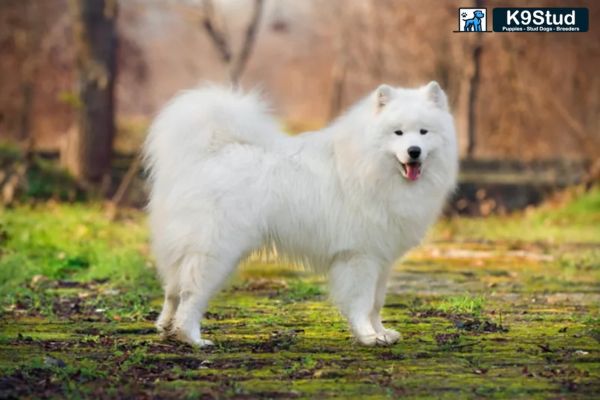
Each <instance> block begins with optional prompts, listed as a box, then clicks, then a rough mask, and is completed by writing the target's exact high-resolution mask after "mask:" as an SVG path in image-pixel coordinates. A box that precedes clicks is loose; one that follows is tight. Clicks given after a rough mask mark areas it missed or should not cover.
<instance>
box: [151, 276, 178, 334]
mask: <svg viewBox="0 0 600 400" xmlns="http://www.w3.org/2000/svg"><path fill="white" fill-rule="evenodd" d="M164 290H165V300H164V303H163V308H162V311H161V312H160V315H159V316H158V319H157V320H156V329H157V330H158V332H159V333H160V334H161V335H163V336H165V337H166V336H168V334H169V330H170V329H171V324H172V322H173V317H174V316H175V311H176V310H177V306H178V305H179V282H177V279H174V278H169V280H168V281H167V282H165V285H164Z"/></svg>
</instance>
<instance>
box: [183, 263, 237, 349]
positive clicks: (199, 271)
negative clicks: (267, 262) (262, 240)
mask: <svg viewBox="0 0 600 400" xmlns="http://www.w3.org/2000/svg"><path fill="white" fill-rule="evenodd" d="M236 265H237V259H236V260H235V261H234V260H230V259H229V260H228V259H227V258H215V257H210V256H207V255H200V254H194V255H188V256H187V257H185V258H184V260H183V262H182V264H181V271H180V274H179V277H180V282H179V289H180V293H179V297H180V301H179V306H178V307H177V311H176V312H175V318H174V320H173V329H172V333H173V335H174V336H175V338H177V339H178V340H181V341H182V342H185V343H188V344H191V345H194V346H199V347H204V346H211V345H212V344H213V343H212V342H211V341H210V340H205V339H202V337H201V333H200V320H201V319H202V316H203V314H204V312H205V311H206V308H207V307H208V302H209V301H210V299H211V298H212V297H213V295H214V294H215V293H216V291H217V290H219V289H220V288H221V286H222V285H223V283H224V282H225V280H226V279H227V277H228V276H229V275H230V273H231V272H232V271H233V269H234V268H235V267H236Z"/></svg>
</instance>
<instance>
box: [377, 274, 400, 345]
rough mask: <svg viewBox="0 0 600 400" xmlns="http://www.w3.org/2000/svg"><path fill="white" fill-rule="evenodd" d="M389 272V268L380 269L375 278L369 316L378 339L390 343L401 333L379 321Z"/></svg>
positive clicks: (398, 337) (396, 339)
mask: <svg viewBox="0 0 600 400" xmlns="http://www.w3.org/2000/svg"><path fill="white" fill-rule="evenodd" d="M389 274H390V268H386V269H385V270H382V271H381V272H380V274H379V276H378V278H377V290H376V291H375V301H374V304H373V309H372V310H371V314H370V316H369V317H370V318H371V324H373V329H375V332H377V336H378V337H380V339H379V340H381V341H383V342H386V343H389V344H392V343H395V342H397V341H398V340H399V339H400V337H401V335H400V333H398V332H396V331H395V330H393V329H386V328H385V327H384V326H383V323H382V322H381V309H382V307H383V305H384V303H385V294H386V292H387V281H388V278H389Z"/></svg>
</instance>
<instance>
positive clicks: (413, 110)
mask: <svg viewBox="0 0 600 400" xmlns="http://www.w3.org/2000/svg"><path fill="white" fill-rule="evenodd" d="M145 156H146V163H147V166H148V169H149V171H150V174H151V184H152V192H151V199H150V204H149V210H150V224H151V229H152V245H153V250H154V253H155V256H156V261H157V264H158V271H159V274H160V276H161V278H162V282H163V285H164V290H165V302H164V306H163V310H162V312H161V314H160V317H159V318H158V321H157V323H156V324H157V327H158V330H159V331H161V332H163V333H164V334H168V335H173V336H174V337H176V338H178V339H179V340H181V341H183V342H186V343H190V344H192V345H198V346H207V345H211V344H212V343H211V342H210V341H209V340H206V339H202V338H201V335H200V320H201V318H202V315H203V313H204V312H205V310H206V308H207V305H208V302H209V300H210V299H211V297H212V296H213V295H214V294H215V292H217V291H218V290H219V288H220V287H221V286H222V284H223V283H224V282H225V281H226V279H227V277H228V276H229V275H230V274H231V273H232V272H233V271H234V269H235V268H236V266H237V265H238V264H239V263H240V261H242V260H243V259H244V258H245V257H247V256H248V255H249V254H250V253H251V252H253V251H256V250H260V249H265V248H266V249H274V250H275V252H276V254H277V255H279V256H283V257H285V258H286V259H289V260H291V261H294V262H298V263H301V264H303V265H306V266H309V267H310V268H312V269H314V270H317V271H319V272H327V273H328V274H329V281H330V291H331V297H332V299H333V301H334V302H335V303H336V304H337V305H338V306H339V308H340V310H341V312H342V314H343V315H344V316H345V317H346V318H347V319H348V322H349V324H350V328H351V330H352V332H353V334H354V335H355V337H356V338H357V339H358V341H359V342H360V343H362V344H365V345H374V344H392V343H394V342H396V341H397V340H398V339H399V338H400V334H399V333H398V332H396V331H394V330H391V329H386V328H384V326H383V325H382V323H381V316H380V311H381V308H382V306H383V304H384V298H385V292H386V283H387V279H388V275H389V273H390V269H391V266H392V265H393V263H394V261H395V260H396V259H398V258H399V257H400V256H402V255H403V254H404V253H405V252H406V251H407V250H408V249H410V248H411V247H413V246H415V245H417V244H418V243H419V242H420V241H421V239H422V238H423V236H424V234H425V232H426V230H427V228H428V227H429V226H430V225H431V224H432V223H433V222H434V221H435V219H436V217H437V215H438V214H439V212H440V210H441V208H442V206H443V203H444V201H445V199H446V197H447V195H448V194H449V193H450V192H451V191H452V190H453V188H454V186H455V181H456V175H457V170H458V157H457V145H456V134H455V131H454V124H453V120H452V116H451V115H450V113H449V111H448V105H447V99H446V95H445V94H444V92H443V91H442V89H441V88H440V86H439V85H438V84H437V83H436V82H431V83H429V84H428V85H426V86H424V87H421V88H418V89H399V88H393V87H391V86H388V85H381V86H380V87H379V88H377V89H376V90H375V91H374V92H373V93H372V94H371V95H369V96H368V97H366V98H365V99H363V100H362V101H360V102H359V103H358V104H356V105H355V106H354V107H352V108H351V109H350V111H349V112H348V113H347V114H345V115H344V116H342V117H340V118H339V119H338V120H337V121H335V122H334V123H333V124H332V125H331V126H329V127H327V128H325V129H323V130H322V131H319V132H311V133H305V134H302V135H298V136H294V137H290V136H286V135H285V134H282V133H281V132H280V131H279V130H278V127H277V124H276V123H275V121H274V120H273V119H272V118H271V117H270V116H269V115H268V113H267V111H266V107H265V104H264V103H263V102H262V101H261V100H260V99H259V97H258V96H257V95H256V94H253V93H251V94H243V93H240V92H237V91H233V90H229V89H225V88H220V87H203V88H199V89H196V90H190V91H186V92H183V93H181V94H180V95H178V96H177V97H176V98H175V99H174V100H172V101H171V102H170V103H169V104H168V105H167V106H166V107H165V108H164V109H163V110H162V112H161V113H160V115H159V116H158V117H157V118H156V120H155V121H154V123H153V125H152V127H151V129H150V133H149V136H148V139H147V141H146V145H145Z"/></svg>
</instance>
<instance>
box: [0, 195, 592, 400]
mask: <svg viewBox="0 0 600 400" xmlns="http://www.w3.org/2000/svg"><path fill="white" fill-rule="evenodd" d="M592 196H596V194H593V195H592ZM569 204H570V203H569ZM595 204H596V203H595V201H594V200H589V201H588V200H582V203H581V204H579V203H576V204H575V205H573V206H569V205H567V211H564V212H566V213H569V215H575V214H577V215H579V214H584V215H587V216H588V217H589V219H590V220H594V218H596V217H595V215H596V211H594V209H595V207H596V206H595ZM561 210H562V209H559V210H556V212H557V214H560V213H561V212H563V211H561ZM544 213H545V214H552V210H549V209H543V210H534V211H532V212H531V213H529V215H528V216H527V217H526V218H528V219H527V220H526V221H527V223H529V222H531V224H532V228H531V230H530V231H528V230H524V229H523V228H522V226H523V223H524V222H523V221H520V222H519V224H521V225H520V226H521V228H520V229H516V224H517V221H518V220H517V219H516V217H507V218H496V219H490V220H481V219H479V220H462V219H459V220H454V221H450V222H448V221H443V222H441V223H440V224H439V225H438V227H437V228H436V231H435V232H434V234H433V235H432V238H431V240H430V241H429V242H428V243H426V244H425V245H424V246H422V247H420V248H418V249H415V250H414V251H412V252H411V253H410V254H409V255H408V257H407V258H406V259H405V260H404V261H403V262H401V263H399V265H398V266H397V267H396V270H395V272H394V274H393V276H392V280H391V282H390V295H389V296H388V301H387V304H386V307H385V308H384V312H383V317H384V322H385V324H386V325H387V326H389V327H392V328H395V329H397V330H399V331H401V332H402V334H403V339H402V341H400V342H399V343H398V344H397V345H395V346H393V347H389V348H380V347H375V348H365V347H362V346H360V345H358V344H357V343H356V342H355V341H354V340H353V339H352V338H351V336H350V334H349V332H348V329H347V326H346V322H345V321H344V319H343V318H342V317H341V316H340V315H339V313H338V312H337V311H336V310H335V308H333V307H332V306H331V305H330V304H329V303H328V302H327V296H326V293H325V282H324V279H323V278H322V277H318V276H317V277H314V276H312V275H309V274H307V273H306V272H304V271H302V270H299V269H298V268H296V267H293V266H289V265H285V264H282V263H281V262H278V261H276V260H271V261H265V260H262V259H260V258H259V257H256V258H253V259H251V260H250V261H248V262H246V263H245V264H244V266H243V267H242V268H241V269H240V271H239V273H238V274H237V275H236V276H235V277H234V278H233V279H232V281H231V282H230V285H229V286H228V287H227V288H225V290H223V291H222V292H221V293H220V294H219V295H218V296H217V297H216V298H215V299H214V300H213V301H212V303H211V304H210V307H209V312H208V314H207V318H206V319H205V320H204V321H203V330H204V333H203V335H204V336H205V337H207V338H209V339H211V340H214V341H215V342H216V346H215V347H214V348H210V349H193V348H190V347H188V346H185V345H182V344H178V343H175V342H168V341H167V342H165V341H161V340H160V339H159V338H158V335H157V334H156V333H155V332H154V329H153V320H154V319H155V318H156V314H157V312H158V311H159V309H160V305H161V299H160V298H161V293H160V290H159V287H158V283H157V281H156V279H155V277H154V274H153V271H152V270H151V268H150V267H149V265H150V263H149V257H148V250H147V244H146V241H147V234H146V230H145V227H144V219H143V216H142V215H141V214H139V213H132V214H131V215H129V216H128V217H127V218H126V219H123V220H120V221H118V222H115V223H109V222H107V221H106V220H105V218H104V216H103V213H102V209H101V207H100V206H89V207H84V206H82V205H79V206H77V205H76V206H66V205H45V206H42V205H39V206H36V207H18V208H16V209H12V210H7V211H5V212H4V214H3V215H2V232H3V233H2V234H0V237H1V238H2V239H1V240H2V250H0V282H1V286H0V290H1V293H2V307H3V311H2V314H1V315H0V374H1V375H2V377H3V378H2V379H4V380H6V382H10V386H7V388H6V389H5V388H4V387H2V388H0V397H2V396H4V397H40V396H51V397H52V396H53V397H56V398H98V397H102V396H104V397H112V398H125V397H130V398H133V397H160V398H198V397H206V398H259V397H264V398H304V399H313V398H326V397H334V396H336V397H340V398H366V399H369V398H373V399H379V398H400V397H401V398H419V399H423V398H431V399H444V398H523V399H535V398H563V397H565V398H591V397H593V396H594V395H595V394H596V393H597V392H598V389H599V387H598V382H600V323H599V321H600V295H599V294H598V282H599V280H600V279H599V276H598V271H599V270H600V268H599V265H600V253H599V252H598V249H597V247H598V245H600V236H596V237H592V235H591V233H593V232H595V230H597V228H596V227H594V226H591V224H587V222H586V221H585V218H582V217H576V218H575V219H573V221H574V223H573V225H568V224H567V225H564V224H565V221H563V220H562V219H560V218H558V217H557V218H554V217H548V219H547V220H549V221H550V222H544V224H546V223H548V224H550V225H549V226H550V230H552V229H554V228H553V227H558V226H560V227H561V228H562V229H565V231H566V232H570V231H577V230H578V229H580V228H581V229H582V232H583V233H581V232H580V233H578V234H576V235H575V236H573V237H570V238H569V237H567V236H566V235H563V234H561V235H559V236H557V237H555V238H554V239H553V241H549V240H546V239H544V238H543V237H542V236H541V232H542V230H543V228H542V227H543V226H545V225H536V224H538V220H536V218H538V216H539V215H542V214H544ZM539 218H541V217H539ZM532 221H533V222H532ZM511 224H514V226H511ZM449 226H450V227H451V230H450V231H448V227H449ZM498 227H502V229H506V230H505V231H504V233H503V234H502V235H499V234H497V231H496V229H497V228H498ZM475 233H476V235H475ZM509 233H510V235H509ZM479 235H480V236H479ZM503 235H506V236H503ZM478 237H483V238H487V239H486V241H479V240H477V241H475V240H474V239H477V238H478ZM532 238H534V239H532ZM583 242H585V243H583ZM36 275H43V276H44V277H45V278H41V277H36V278H34V277H35V276H36ZM466 293H468V295H467V294H466ZM500 328H502V329H500ZM3 382H4V381H3ZM39 382H44V384H43V385H40V384H39Z"/></svg>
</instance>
